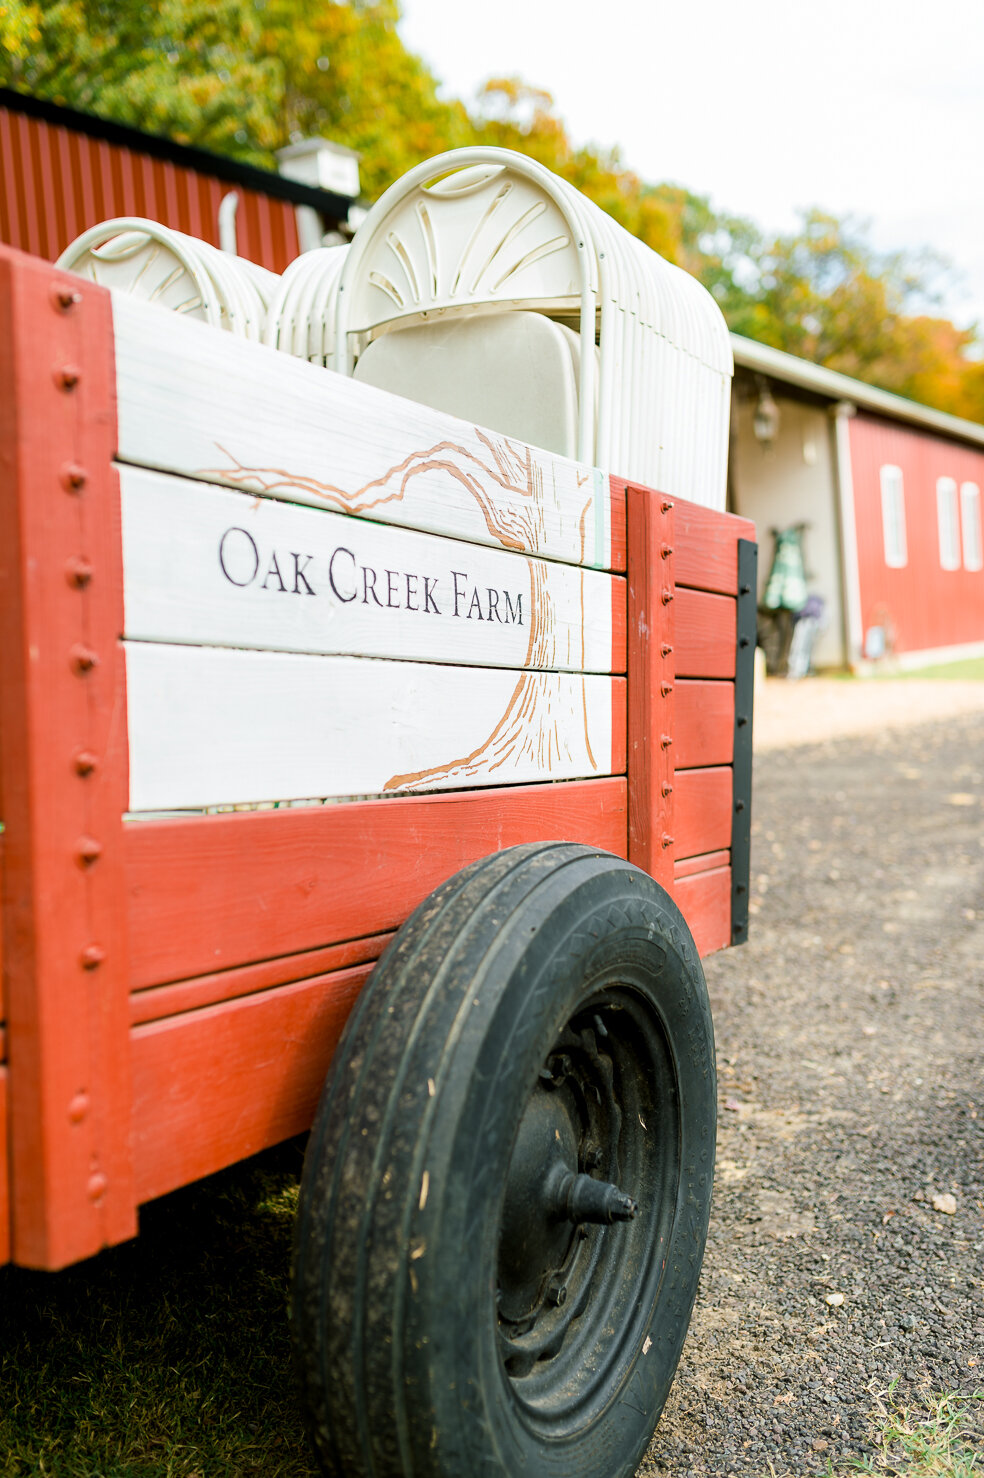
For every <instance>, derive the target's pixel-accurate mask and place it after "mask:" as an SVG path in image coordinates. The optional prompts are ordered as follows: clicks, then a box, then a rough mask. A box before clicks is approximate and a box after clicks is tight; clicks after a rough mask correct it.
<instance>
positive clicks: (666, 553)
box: [659, 544, 673, 559]
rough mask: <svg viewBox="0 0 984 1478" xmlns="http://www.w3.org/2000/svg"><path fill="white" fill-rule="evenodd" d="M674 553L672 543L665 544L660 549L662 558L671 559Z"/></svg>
mask: <svg viewBox="0 0 984 1478" xmlns="http://www.w3.org/2000/svg"><path fill="white" fill-rule="evenodd" d="M672 553H673V545H672V544H664V545H663V547H662V548H661V549H660V551H659V556H660V559H669V557H670V555H671V554H672Z"/></svg>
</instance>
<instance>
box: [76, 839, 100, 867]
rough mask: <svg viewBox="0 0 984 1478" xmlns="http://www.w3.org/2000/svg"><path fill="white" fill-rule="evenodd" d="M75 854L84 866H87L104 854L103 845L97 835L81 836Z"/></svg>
mask: <svg viewBox="0 0 984 1478" xmlns="http://www.w3.org/2000/svg"><path fill="white" fill-rule="evenodd" d="M75 855H76V857H77V858H78V859H79V861H80V862H81V864H82V866H83V867H87V866H88V865H89V863H91V862H95V860H96V858H97V857H101V856H102V847H101V846H100V845H99V843H98V842H97V841H96V839H95V837H79V839H78V842H77V843H76V846H75Z"/></svg>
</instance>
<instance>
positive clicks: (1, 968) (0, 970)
mask: <svg viewBox="0 0 984 1478" xmlns="http://www.w3.org/2000/svg"><path fill="white" fill-rule="evenodd" d="M2 783H3V762H2V760H0V784H2ZM2 817H3V796H2V794H0V818H2ZM3 863H4V850H3V832H0V1062H2V1061H3V1060H4V1058H5V1057H6V1056H7V1051H6V1043H5V1042H4V1041H3V1037H4V1031H3V1023H4V1022H5V1021H6V1019H7V1013H6V1010H5V1008H4V997H3V991H4V985H3V978H4V975H5V974H6V968H5V960H4V953H3V914H4V910H3V892H4V865H3Z"/></svg>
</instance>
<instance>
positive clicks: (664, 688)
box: [659, 683, 673, 698]
mask: <svg viewBox="0 0 984 1478" xmlns="http://www.w3.org/2000/svg"><path fill="white" fill-rule="evenodd" d="M659 690H660V692H661V693H662V695H663V697H664V698H668V697H669V696H670V694H671V693H672V692H673V684H672V683H660V685H659Z"/></svg>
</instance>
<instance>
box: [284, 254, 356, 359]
mask: <svg viewBox="0 0 984 1478" xmlns="http://www.w3.org/2000/svg"><path fill="white" fill-rule="evenodd" d="M347 252H348V247H347V246H323V247H318V248H316V249H315V250H314V251H307V252H304V253H303V255H302V256H299V257H297V258H296V259H295V260H294V261H293V262H291V264H290V266H289V267H288V268H287V271H286V272H285V273H284V275H283V277H282V278H281V279H280V282H279V284H278V287H277V291H276V293H275V294H274V296H273V297H272V299H271V300H270V303H269V306H268V308H267V321H266V333H265V334H264V340H265V342H266V343H267V344H269V345H270V346H271V348H273V349H280V350H281V351H282V352H283V353H285V354H293V355H294V356H295V357H296V358H298V359H308V360H310V361H311V362H312V364H331V362H332V360H333V358H334V353H335V302H336V295H337V288H338V278H339V275H340V273H341V270H342V266H343V265H344V262H345V256H346V253H347Z"/></svg>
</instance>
